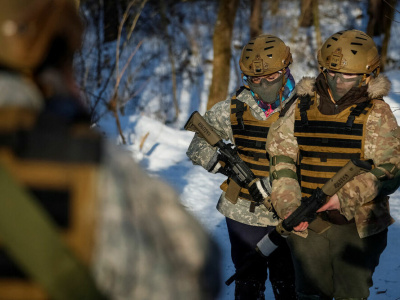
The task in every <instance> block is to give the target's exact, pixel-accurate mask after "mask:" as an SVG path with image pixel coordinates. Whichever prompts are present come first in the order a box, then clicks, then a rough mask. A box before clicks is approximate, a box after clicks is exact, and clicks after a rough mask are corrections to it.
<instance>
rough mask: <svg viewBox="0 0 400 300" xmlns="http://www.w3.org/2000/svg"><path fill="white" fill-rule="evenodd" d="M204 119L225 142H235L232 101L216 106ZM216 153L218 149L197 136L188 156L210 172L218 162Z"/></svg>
mask: <svg viewBox="0 0 400 300" xmlns="http://www.w3.org/2000/svg"><path fill="white" fill-rule="evenodd" d="M204 119H205V120H206V121H207V123H208V124H209V125H210V126H211V127H213V129H214V131H215V132H216V133H217V134H218V135H219V136H220V137H221V138H222V139H223V140H230V141H232V140H233V136H232V127H231V119H230V99H229V100H225V101H221V102H218V103H217V104H215V105H214V106H213V107H212V108H211V109H210V110H209V111H207V112H206V113H205V114H204ZM216 151H217V149H216V147H212V146H210V144H208V143H207V142H206V141H205V139H203V138H202V137H200V136H199V135H198V134H195V135H194V137H193V140H192V142H191V143H190V145H189V148H188V150H187V152H186V154H187V156H188V157H189V158H190V159H191V160H192V162H193V164H195V165H200V166H202V167H203V168H205V169H206V170H209V169H210V168H211V166H212V165H213V164H214V163H215V162H216Z"/></svg>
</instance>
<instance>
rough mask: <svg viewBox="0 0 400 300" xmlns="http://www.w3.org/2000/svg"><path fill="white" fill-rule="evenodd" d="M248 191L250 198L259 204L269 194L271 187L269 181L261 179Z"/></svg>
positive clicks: (251, 185)
mask: <svg viewBox="0 0 400 300" xmlns="http://www.w3.org/2000/svg"><path fill="white" fill-rule="evenodd" d="M247 189H248V190H249V193H250V196H251V198H253V200H254V201H255V202H256V203H257V204H261V203H263V202H264V200H265V199H266V198H268V197H269V195H270V194H271V185H270V183H269V179H268V178H267V177H264V178H263V179H261V180H260V179H259V178H257V179H256V180H254V181H253V182H252V183H250V185H249V186H248V188H247Z"/></svg>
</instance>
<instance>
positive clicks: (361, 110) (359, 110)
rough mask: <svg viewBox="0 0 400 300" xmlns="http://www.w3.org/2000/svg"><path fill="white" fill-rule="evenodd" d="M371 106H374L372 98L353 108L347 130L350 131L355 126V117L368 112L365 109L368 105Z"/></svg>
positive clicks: (348, 119)
mask: <svg viewBox="0 0 400 300" xmlns="http://www.w3.org/2000/svg"><path fill="white" fill-rule="evenodd" d="M371 106H372V103H371V100H368V101H365V102H362V103H359V104H357V105H356V106H355V107H354V108H353V109H352V110H351V112H350V115H349V117H348V118H347V122H346V126H345V130H347V131H350V130H351V128H352V127H353V124H354V120H355V118H356V117H358V116H359V115H361V114H362V113H363V114H365V113H366V112H367V111H366V110H365V109H366V108H368V107H371Z"/></svg>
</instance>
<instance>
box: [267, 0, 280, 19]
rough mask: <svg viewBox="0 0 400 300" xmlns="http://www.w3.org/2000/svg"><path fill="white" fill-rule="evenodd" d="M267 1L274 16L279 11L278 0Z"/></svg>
mask: <svg viewBox="0 0 400 300" xmlns="http://www.w3.org/2000/svg"><path fill="white" fill-rule="evenodd" d="M268 3H269V10H270V11H271V14H272V15H273V16H275V15H276V14H277V13H278V11H279V0H268Z"/></svg>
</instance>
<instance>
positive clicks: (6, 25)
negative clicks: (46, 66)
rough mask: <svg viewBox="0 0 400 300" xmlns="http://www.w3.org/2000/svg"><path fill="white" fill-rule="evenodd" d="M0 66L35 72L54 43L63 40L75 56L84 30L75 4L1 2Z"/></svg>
mask: <svg viewBox="0 0 400 300" xmlns="http://www.w3.org/2000/svg"><path fill="white" fill-rule="evenodd" d="M0 1H1V2H0V5H1V9H0V45H1V47H0V65H1V66H4V67H8V68H11V69H16V70H21V71H32V70H35V69H36V68H37V67H38V66H39V65H40V64H41V63H42V62H43V60H44V59H45V58H46V55H47V53H48V51H49V48H50V46H51V43H52V41H53V40H54V39H55V38H63V39H64V40H65V44H66V47H67V48H68V49H69V50H70V51H71V52H74V51H75V50H77V49H78V48H79V47H80V44H81V35H82V30H83V26H82V23H81V19H80V17H79V14H78V10H77V7H76V3H75V1H73V0H12V1H8V0H0Z"/></svg>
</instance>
